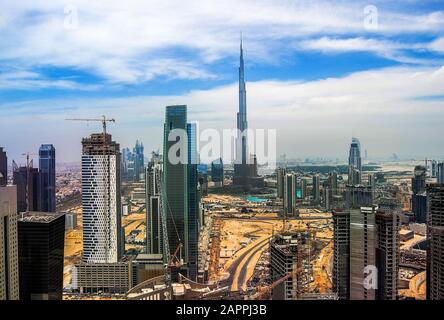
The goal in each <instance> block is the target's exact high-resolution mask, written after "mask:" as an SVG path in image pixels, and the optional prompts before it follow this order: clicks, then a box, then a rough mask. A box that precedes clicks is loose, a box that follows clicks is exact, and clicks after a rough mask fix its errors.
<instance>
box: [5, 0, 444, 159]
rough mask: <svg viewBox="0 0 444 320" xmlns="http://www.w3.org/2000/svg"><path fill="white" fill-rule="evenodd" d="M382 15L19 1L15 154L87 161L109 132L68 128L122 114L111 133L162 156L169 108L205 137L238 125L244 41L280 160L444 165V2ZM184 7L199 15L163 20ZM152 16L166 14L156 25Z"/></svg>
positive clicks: (253, 95) (10, 53)
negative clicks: (353, 154)
mask: <svg viewBox="0 0 444 320" xmlns="http://www.w3.org/2000/svg"><path fill="white" fill-rule="evenodd" d="M373 5H374V8H376V10H377V12H375V11H371V10H373V9H372V8H373V7H368V3H366V2H362V1H357V2H351V1H343V2H341V3H339V4H333V3H332V2H331V1H322V2H319V3H318V4H310V3H308V2H305V1H301V2H293V1H280V2H271V1H262V2H260V3H256V2H255V3H250V2H248V1H247V2H243V3H242V4H238V5H237V6H236V4H235V3H231V2H224V3H223V4H219V5H218V6H216V7H207V6H202V5H201V6H196V5H191V4H180V3H174V2H168V3H166V4H164V5H159V6H156V5H150V6H146V5H143V3H142V2H138V1H131V2H130V3H129V4H128V10H127V11H124V13H122V12H123V10H122V8H121V7H120V5H118V4H112V5H111V4H106V5H105V4H104V3H97V4H95V5H91V4H89V3H87V2H84V1H75V2H74V4H73V5H72V6H71V7H64V6H63V5H57V4H53V3H50V2H47V1H37V2H35V3H34V2H29V3H27V4H26V8H27V9H23V8H24V7H18V6H17V4H12V3H11V4H8V5H6V6H5V8H4V10H3V13H2V15H1V16H0V26H2V27H3V28H2V29H0V35H1V36H2V38H4V39H6V41H4V42H3V44H0V48H1V49H2V50H0V52H2V53H1V54H0V71H1V74H0V96H1V98H0V105H1V108H2V109H3V111H6V112H7V114H8V121H6V122H3V123H2V137H4V141H5V142H4V147H5V150H7V152H8V155H9V159H11V160H12V159H15V160H16V161H21V160H22V157H21V154H22V153H24V152H26V151H27V150H35V149H36V148H37V147H38V146H39V145H40V144H42V143H52V144H54V146H55V147H56V148H57V149H58V150H59V151H60V155H61V156H60V157H59V158H58V161H60V162H79V159H80V154H81V146H80V144H79V142H78V141H79V139H80V138H81V137H85V136H88V134H89V133H91V132H95V131H97V129H98V128H97V127H96V126H93V125H90V126H86V125H83V124H74V123H66V122H64V119H65V118H67V117H79V116H81V117H97V116H100V115H102V114H106V115H107V116H109V117H113V118H116V120H117V123H116V124H115V125H113V126H111V127H110V132H112V134H113V136H115V137H116V139H117V140H118V141H120V142H121V145H122V146H129V145H132V144H133V143H134V141H136V140H137V139H140V140H141V141H143V142H144V144H145V148H146V150H157V149H160V148H161V143H160V142H161V141H162V118H163V112H162V110H163V108H164V107H165V106H166V105H174V104H186V105H188V106H189V115H190V118H192V119H194V120H196V121H199V123H200V127H201V129H204V128H206V127H208V128H216V129H222V128H235V127H236V120H235V119H234V118H233V114H235V113H236V110H237V109H238V88H237V87H238V84H237V80H238V79H237V76H238V74H237V68H238V48H239V43H238V42H239V33H240V31H242V32H243V48H244V55H245V63H246V65H245V68H246V84H247V87H248V105H249V122H250V127H251V128H264V129H267V128H276V127H277V128H278V132H277V152H278V155H281V154H283V153H286V154H287V156H288V157H291V158H295V157H300V158H305V157H325V156H328V157H332V158H341V159H343V158H346V157H347V155H346V151H344V150H345V149H346V148H347V145H348V143H349V139H350V137H353V136H356V137H357V138H359V139H360V141H361V142H362V144H363V150H362V151H364V149H366V150H368V151H369V158H370V159H374V158H378V157H386V158H388V157H390V156H391V155H392V154H393V153H396V154H398V155H399V156H400V157H401V158H402V157H411V158H417V157H419V156H421V158H423V157H425V156H427V157H442V156H443V155H442V152H440V151H437V150H443V149H444V148H443V147H444V145H443V144H442V143H441V142H440V141H438V139H433V137H434V136H438V135H439V133H440V122H439V120H438V119H440V118H441V117H442V116H443V111H442V108H441V105H442V101H443V99H444V93H443V90H442V86H440V83H442V82H443V81H444V68H443V62H444V55H443V53H444V32H443V30H444V22H443V21H444V19H443V17H444V11H443V10H442V7H441V6H440V4H439V2H438V1H430V2H427V3H426V4H424V3H418V2H409V3H408V4H406V5H402V6H401V5H399V4H396V3H395V2H391V1H390V2H389V3H386V2H385V3H384V2H382V1H375V2H373ZM234 6H236V8H237V9H238V10H237V12H236V13H234V12H233V10H231V8H233V7H234ZM253 6H254V7H255V8H256V9H257V13H256V14H255V15H252V14H251V10H250V8H251V7H253ZM172 8H181V9H183V10H184V12H187V13H188V14H189V17H191V18H192V19H186V18H184V17H182V16H177V18H178V19H177V20H176V21H175V19H164V20H165V21H168V22H167V23H165V22H163V20H162V17H164V15H167V14H170V13H171V9H172ZM366 10H367V11H366ZM369 10H370V11H369ZM100 12H106V13H107V15H105V16H104V15H101V14H99V13H100ZM153 12H155V13H156V17H158V18H156V19H154V20H153V21H147V19H144V17H145V16H146V15H150V14H151V15H152V13H153ZM269 12H273V13H274V14H269ZM301 12H303V14H301ZM366 12H367V13H366ZM372 12H373V13H372ZM375 13H377V16H376V18H377V19H373V20H372V22H369V20H368V19H367V18H368V17H369V15H371V14H375ZM126 15H128V16H126ZM228 15H230V16H231V15H234V16H233V18H232V19H227V16H228ZM129 17H131V18H129ZM128 21H131V23H130V24H128V23H126V22H128ZM210 21H212V22H210ZM375 23H377V24H375ZM196 24H198V25H199V27H196ZM154 25H155V26H156V30H160V31H161V32H159V34H153V33H152V32H150V27H153V26H154ZM270 25H271V26H273V27H271V28H269V27H268V26H270ZM116 26H119V29H116ZM17 30H25V31H26V32H21V33H17ZM136 30H137V31H138V32H135V31H136ZM176 30H181V32H176ZM111 35H112V36H111ZM111 48H112V50H111V51H112V53H109V52H110V50H108V49H111ZM117 48H118V50H117ZM12 65H14V67H12ZM18 127H20V128H21V129H20V130H16V129H17V128H18ZM298 136H309V137H310V139H295V137H298ZM30 137H32V138H30ZM424 137H431V138H430V139H428V143H427V144H424V143H421V142H422V140H423V139H424ZM2 140H3V139H2ZM62 141H63V142H62ZM71 146H78V148H75V147H71ZM319 146H322V148H319Z"/></svg>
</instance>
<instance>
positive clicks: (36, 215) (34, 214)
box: [19, 211, 64, 223]
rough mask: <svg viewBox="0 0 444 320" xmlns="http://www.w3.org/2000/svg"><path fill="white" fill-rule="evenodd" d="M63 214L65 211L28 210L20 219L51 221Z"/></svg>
mask: <svg viewBox="0 0 444 320" xmlns="http://www.w3.org/2000/svg"><path fill="white" fill-rule="evenodd" d="M63 215H64V213H57V212H38V211H28V212H23V213H21V214H20V218H19V221H22V222H38V223H49V222H52V221H54V220H56V219H58V218H60V217H61V216H63Z"/></svg>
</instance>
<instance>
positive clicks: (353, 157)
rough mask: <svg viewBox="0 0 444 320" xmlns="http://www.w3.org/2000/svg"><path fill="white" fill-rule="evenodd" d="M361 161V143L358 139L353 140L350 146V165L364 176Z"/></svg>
mask: <svg viewBox="0 0 444 320" xmlns="http://www.w3.org/2000/svg"><path fill="white" fill-rule="evenodd" d="M361 161H362V159H361V143H360V142H359V140H358V139H357V138H352V142H351V144H350V152H349V155H348V164H349V165H351V166H353V167H354V168H355V169H356V170H359V175H360V176H361V174H362V165H361ZM359 180H361V179H359Z"/></svg>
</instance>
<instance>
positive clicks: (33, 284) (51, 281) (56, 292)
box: [18, 212, 65, 300]
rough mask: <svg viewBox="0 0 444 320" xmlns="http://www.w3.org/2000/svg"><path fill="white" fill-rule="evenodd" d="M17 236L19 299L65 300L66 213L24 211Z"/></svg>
mask: <svg viewBox="0 0 444 320" xmlns="http://www.w3.org/2000/svg"><path fill="white" fill-rule="evenodd" d="M18 238H19V242H18V243H19V266H20V272H19V275H20V300H62V291H63V252H64V244H65V215H64V214H55V213H46V212H26V213H23V214H22V215H21V216H20V219H19V221H18Z"/></svg>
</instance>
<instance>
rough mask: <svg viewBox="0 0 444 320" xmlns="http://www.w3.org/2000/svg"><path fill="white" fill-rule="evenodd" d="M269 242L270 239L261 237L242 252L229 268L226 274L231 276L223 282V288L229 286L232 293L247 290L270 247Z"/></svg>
mask: <svg viewBox="0 0 444 320" xmlns="http://www.w3.org/2000/svg"><path fill="white" fill-rule="evenodd" d="M269 240H270V237H261V238H259V239H257V240H255V241H254V242H252V243H250V244H249V245H248V246H247V247H246V248H244V249H243V250H241V252H240V253H239V256H238V257H236V258H235V259H234V260H233V261H232V263H231V264H230V266H229V267H228V268H227V270H226V272H228V273H229V274H230V275H229V277H228V278H227V279H225V280H222V281H221V283H220V284H221V286H228V287H229V288H230V291H238V290H245V289H246V287H247V282H248V280H249V279H250V277H251V275H252V274H253V270H254V268H255V266H256V263H257V261H258V260H259V258H260V255H261V254H262V252H264V251H265V250H266V249H267V248H268V246H269Z"/></svg>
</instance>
